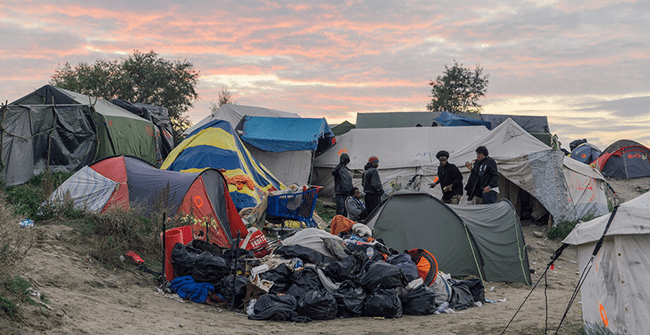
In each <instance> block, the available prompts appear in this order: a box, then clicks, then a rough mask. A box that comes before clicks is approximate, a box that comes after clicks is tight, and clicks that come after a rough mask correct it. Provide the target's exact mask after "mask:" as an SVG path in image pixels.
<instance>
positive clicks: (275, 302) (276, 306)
mask: <svg viewBox="0 0 650 335" xmlns="http://www.w3.org/2000/svg"><path fill="white" fill-rule="evenodd" d="M297 307H298V301H297V300H296V297H294V296H292V295H289V294H280V295H278V294H265V295H262V296H260V297H259V298H257V301H256V302H255V306H254V307H253V315H249V316H248V318H249V319H251V320H272V321H294V322H309V321H312V320H311V319H310V318H308V317H304V316H300V315H298V312H297V311H296V308H297Z"/></svg>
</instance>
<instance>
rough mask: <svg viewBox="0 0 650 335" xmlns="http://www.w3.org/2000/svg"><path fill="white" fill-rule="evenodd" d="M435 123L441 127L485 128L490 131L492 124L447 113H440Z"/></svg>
mask: <svg viewBox="0 0 650 335" xmlns="http://www.w3.org/2000/svg"><path fill="white" fill-rule="evenodd" d="M436 122H438V124H440V125H441V126H445V127H450V126H451V127H455V126H485V128H487V129H490V130H491V127H492V123H491V122H490V121H484V120H479V119H472V118H468V117H464V116H460V115H456V114H453V113H449V112H442V113H440V116H438V117H437V118H436Z"/></svg>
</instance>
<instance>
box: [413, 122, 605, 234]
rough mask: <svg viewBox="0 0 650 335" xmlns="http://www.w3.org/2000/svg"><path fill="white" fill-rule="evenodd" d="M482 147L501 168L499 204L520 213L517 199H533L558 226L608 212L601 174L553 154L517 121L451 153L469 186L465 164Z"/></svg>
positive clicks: (431, 168)
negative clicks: (509, 204)
mask: <svg viewBox="0 0 650 335" xmlns="http://www.w3.org/2000/svg"><path fill="white" fill-rule="evenodd" d="M480 145H483V146H485V147H487V148H488V150H489V152H490V155H489V156H490V157H492V158H493V159H494V160H495V161H496V162H497V166H498V169H499V174H500V177H501V178H500V180H499V190H500V193H499V198H508V199H510V201H511V202H512V203H513V204H515V206H516V207H517V203H518V201H517V200H518V197H520V196H523V195H524V194H526V195H530V196H532V197H533V198H534V200H535V201H537V202H539V204H540V205H541V206H542V207H543V208H536V209H535V210H541V211H543V210H546V211H548V212H549V213H550V214H551V215H552V218H553V220H554V222H555V223H557V222H562V221H575V220H578V219H581V218H583V217H585V216H587V215H594V216H601V215H604V214H606V213H608V212H609V209H608V207H607V195H606V193H605V191H606V182H605V179H604V178H603V176H602V175H601V174H600V173H599V172H598V171H596V170H594V169H593V168H591V167H590V166H588V165H585V164H582V163H580V162H578V161H576V160H573V159H571V158H568V157H566V156H564V154H563V153H562V152H561V151H559V150H554V149H551V148H550V147H549V146H547V145H545V144H544V143H542V142H541V141H539V140H538V139H536V138H535V137H534V136H532V135H531V134H529V133H528V132H526V131H525V130H524V129H522V128H521V127H520V126H519V125H517V124H516V123H515V122H514V121H512V119H508V120H506V121H504V122H503V123H501V124H500V125H499V126H498V127H497V128H495V129H493V130H492V131H491V132H490V133H489V134H487V135H485V136H484V137H482V138H480V139H478V140H476V141H475V142H473V143H471V144H469V145H467V146H466V147H465V148H463V149H460V150H458V151H456V152H453V153H451V155H450V157H449V161H450V162H451V163H454V164H456V165H457V166H458V167H459V169H460V170H461V172H462V173H463V174H464V176H465V178H464V180H463V181H464V182H465V183H466V182H467V179H468V176H469V171H468V169H467V168H466V167H465V164H464V163H465V162H467V161H472V160H474V159H476V152H475V150H476V148H477V147H478V146H480ZM437 167H438V162H437V161H436V162H433V163H431V164H428V165H425V166H423V167H422V173H423V174H431V173H435V172H436V171H437ZM521 190H523V191H525V193H522V192H521Z"/></svg>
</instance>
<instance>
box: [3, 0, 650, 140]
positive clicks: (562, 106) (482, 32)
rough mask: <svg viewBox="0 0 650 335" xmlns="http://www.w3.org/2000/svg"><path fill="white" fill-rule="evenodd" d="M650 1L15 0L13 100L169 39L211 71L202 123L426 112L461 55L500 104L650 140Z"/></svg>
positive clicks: (556, 127) (11, 13) (588, 133)
mask: <svg viewBox="0 0 650 335" xmlns="http://www.w3.org/2000/svg"><path fill="white" fill-rule="evenodd" d="M648 22H650V3H649V2H647V1H614V0H611V1H610V0H575V1H573V0H572V1H554V0H549V1H543V0H523V1H522V0H502V1H491V0H486V1H462V0H461V1H398V0H391V1H389V0H368V1H352V0H349V1H336V0H334V1H332V0H330V1H309V2H297V1H255V0H238V1H204V0H191V1H142V0H128V1H125V0H112V1H105V0H98V1H66V0H60V1H39V0H34V1H29V0H22V1H12V0H9V1H2V3H0V34H1V36H2V44H0V50H1V52H0V78H1V79H0V92H1V94H0V99H2V101H3V102H4V101H9V102H11V101H13V100H15V99H17V98H19V97H21V96H23V95H25V94H27V93H29V92H31V91H32V90H34V89H36V88H38V87H41V86H43V85H45V84H47V83H48V81H49V80H50V78H51V76H52V74H53V73H54V71H55V69H56V67H57V64H63V63H65V62H69V63H71V64H72V65H76V64H77V63H79V62H82V61H83V62H87V63H92V62H94V61H95V60H97V59H99V58H103V59H110V60H112V59H116V58H120V57H125V56H127V55H129V54H131V53H132V52H133V51H134V50H139V51H142V52H148V51H150V50H154V51H155V52H157V53H158V54H159V55H160V56H161V57H164V58H166V59H170V60H183V59H186V60H187V61H189V62H191V63H193V64H194V66H195V68H196V69H197V70H199V71H200V73H201V75H200V78H199V80H200V82H199V84H198V87H197V89H198V92H199V94H200V100H199V101H197V102H196V103H195V104H194V107H193V108H192V109H190V111H189V112H188V114H187V115H188V116H189V117H190V120H192V121H193V122H197V121H199V120H201V119H202V118H203V117H205V116H207V115H208V114H209V108H210V105H211V103H213V102H216V101H217V100H218V93H219V91H220V90H221V89H222V87H224V86H227V88H228V90H229V91H230V92H231V93H232V95H233V98H234V99H235V100H236V101H237V103H238V104H241V105H248V106H261V107H267V108H272V109H279V110H283V111H287V112H294V113H298V114H300V115H301V116H302V117H325V118H326V119H327V121H328V122H329V123H330V124H335V123H339V122H341V121H343V120H348V121H350V122H352V123H355V122H356V113H357V112H394V111H425V110H426V104H427V103H428V102H429V101H430V99H431V98H430V97H429V95H430V86H429V85H428V83H429V81H430V80H432V79H434V78H435V77H437V76H438V75H441V74H442V73H443V71H444V66H445V64H447V65H452V64H453V62H454V60H457V61H458V62H460V63H462V64H464V66H466V67H471V68H474V67H475V66H476V65H479V66H480V67H482V68H483V69H484V73H487V74H489V76H490V77H489V80H490V83H489V85H488V91H487V95H486V96H485V97H484V98H483V99H481V101H480V103H481V104H482V105H483V107H484V111H483V112H484V113H488V114H516V115H545V116H547V117H548V120H549V125H550V130H551V132H552V133H556V134H558V136H559V137H560V141H562V143H563V146H564V147H566V148H568V146H569V142H570V141H572V140H575V139H580V138H586V139H587V140H588V141H589V142H590V143H593V144H595V145H597V146H599V147H600V148H601V149H604V148H605V147H606V146H607V145H609V144H611V143H612V142H614V141H616V140H618V139H622V138H627V139H632V140H636V141H639V142H641V143H643V144H645V145H650V131H649V130H650V66H649V64H650V29H648V28H649V27H650V26H649V24H648Z"/></svg>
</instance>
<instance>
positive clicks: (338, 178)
mask: <svg viewBox="0 0 650 335" xmlns="http://www.w3.org/2000/svg"><path fill="white" fill-rule="evenodd" d="M348 163H350V156H349V155H348V154H347V153H342V154H341V156H340V157H339V163H338V164H336V166H335V167H334V169H332V176H334V194H335V195H336V215H343V216H347V212H346V211H345V199H347V197H348V196H349V195H350V194H352V189H353V188H354V186H353V185H352V172H351V171H350V169H348Z"/></svg>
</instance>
